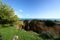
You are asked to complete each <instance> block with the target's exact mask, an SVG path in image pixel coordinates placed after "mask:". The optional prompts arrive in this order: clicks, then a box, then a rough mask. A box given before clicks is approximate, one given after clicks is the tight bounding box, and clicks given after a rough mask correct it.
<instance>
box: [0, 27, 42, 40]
mask: <svg viewBox="0 0 60 40" xmlns="http://www.w3.org/2000/svg"><path fill="white" fill-rule="evenodd" d="M0 33H1V34H2V37H3V40H12V39H13V37H14V35H18V36H19V40H42V38H41V37H39V36H38V34H37V33H35V32H27V31H25V30H18V29H16V28H15V27H5V28H3V27H2V28H0Z"/></svg>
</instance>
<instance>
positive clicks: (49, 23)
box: [45, 20, 55, 27]
mask: <svg viewBox="0 0 60 40" xmlns="http://www.w3.org/2000/svg"><path fill="white" fill-rule="evenodd" d="M45 25H46V26H48V27H49V26H50V27H51V26H54V25H55V23H54V22H53V21H51V20H47V21H45Z"/></svg>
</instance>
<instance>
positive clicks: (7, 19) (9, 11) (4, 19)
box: [0, 2, 18, 24]
mask: <svg viewBox="0 0 60 40" xmlns="http://www.w3.org/2000/svg"><path fill="white" fill-rule="evenodd" d="M17 22H18V17H17V15H15V14H14V10H13V8H11V7H10V6H8V5H7V4H5V3H3V2H0V24H16V23H17Z"/></svg>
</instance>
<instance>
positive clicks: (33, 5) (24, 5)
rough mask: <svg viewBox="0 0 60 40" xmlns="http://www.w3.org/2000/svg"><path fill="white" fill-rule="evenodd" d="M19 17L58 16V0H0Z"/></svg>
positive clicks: (59, 2) (59, 13)
mask: <svg viewBox="0 0 60 40" xmlns="http://www.w3.org/2000/svg"><path fill="white" fill-rule="evenodd" d="M2 1H3V2H5V3H7V4H8V5H9V6H11V7H12V8H13V9H14V12H15V14H16V15H17V16H18V17H19V18H60V0H2Z"/></svg>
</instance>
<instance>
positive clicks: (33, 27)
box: [20, 20, 60, 36]
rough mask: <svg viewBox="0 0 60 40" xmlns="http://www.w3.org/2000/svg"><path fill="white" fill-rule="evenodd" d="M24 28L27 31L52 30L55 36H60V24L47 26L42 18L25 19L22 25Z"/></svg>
mask: <svg viewBox="0 0 60 40" xmlns="http://www.w3.org/2000/svg"><path fill="white" fill-rule="evenodd" d="M20 27H22V28H23V29H25V30H26V31H34V32H36V33H39V34H40V33H41V32H47V31H48V32H50V33H51V34H53V35H54V36H60V31H59V30H60V26H59V25H57V24H56V25H54V26H46V25H45V23H44V21H41V20H24V21H22V25H20Z"/></svg>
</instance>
